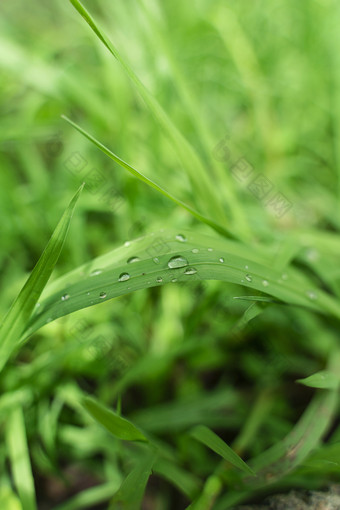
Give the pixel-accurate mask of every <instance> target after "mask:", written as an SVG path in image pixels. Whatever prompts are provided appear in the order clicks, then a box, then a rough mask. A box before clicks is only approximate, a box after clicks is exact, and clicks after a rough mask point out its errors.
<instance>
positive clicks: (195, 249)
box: [191, 248, 199, 253]
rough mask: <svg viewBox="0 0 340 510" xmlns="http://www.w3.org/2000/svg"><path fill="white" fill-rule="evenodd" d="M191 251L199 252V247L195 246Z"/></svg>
mask: <svg viewBox="0 0 340 510" xmlns="http://www.w3.org/2000/svg"><path fill="white" fill-rule="evenodd" d="M191 251H192V253H198V252H199V250H198V248H194V249H193V250H191Z"/></svg>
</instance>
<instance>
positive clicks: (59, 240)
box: [0, 185, 83, 371]
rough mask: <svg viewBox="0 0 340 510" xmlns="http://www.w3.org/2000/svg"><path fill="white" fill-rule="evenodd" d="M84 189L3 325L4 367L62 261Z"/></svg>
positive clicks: (0, 351)
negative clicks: (74, 215) (72, 220)
mask: <svg viewBox="0 0 340 510" xmlns="http://www.w3.org/2000/svg"><path fill="white" fill-rule="evenodd" d="M82 189H83V185H82V186H81V187H80V188H79V190H78V191H77V193H76V194H75V196H74V197H73V199H72V200H71V202H70V204H69V206H68V207H67V209H66V211H65V212H64V214H63V216H62V218H61V220H60V221H59V223H58V225H57V227H56V229H55V230H54V232H53V234H52V237H51V239H50V240H49V242H48V244H47V246H46V248H45V250H44V251H43V253H42V255H41V257H40V259H39V260H38V262H37V264H36V266H35V267H34V269H33V271H32V273H31V274H30V276H29V278H28V280H27V282H26V283H25V285H24V287H23V289H22V290H21V292H20V294H19V295H18V297H17V298H16V300H15V301H14V303H13V305H12V307H11V308H10V310H9V312H8V314H7V315H6V317H5V319H4V321H3V323H2V325H1V327H0V371H1V369H2V368H3V366H4V365H5V363H6V361H7V360H8V358H9V357H10V355H11V353H12V352H13V350H14V349H15V348H16V347H17V345H18V340H19V339H20V337H21V335H22V333H23V331H24V329H25V327H26V326H27V322H28V320H29V318H30V316H31V314H32V312H33V309H34V307H35V305H36V304H37V302H38V299H39V297H40V295H41V293H42V291H43V290H44V287H45V286H46V284H47V282H48V280H49V278H50V276H51V273H52V271H53V269H54V266H55V265H56V263H57V261H58V258H59V255H60V252H61V250H62V248H63V245H64V242H65V238H66V235H67V232H68V229H69V225H70V222H71V219H72V215H73V211H74V208H75V206H76V203H77V201H78V198H79V196H80V193H81V190H82Z"/></svg>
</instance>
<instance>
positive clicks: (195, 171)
mask: <svg viewBox="0 0 340 510" xmlns="http://www.w3.org/2000/svg"><path fill="white" fill-rule="evenodd" d="M70 2H71V3H72V5H73V6H74V7H75V9H76V10H77V11H78V12H79V14H80V15H81V16H82V17H83V18H84V19H85V21H86V22H87V23H88V25H89V26H90V27H91V29H92V30H93V31H94V33H95V34H96V35H97V37H98V38H99V39H100V40H101V42H102V43H103V44H104V45H105V46H106V48H107V49H108V50H109V52H110V53H111V54H112V55H113V56H114V57H115V58H116V59H117V60H118V62H119V63H120V65H121V66H122V67H123V69H124V71H125V72H126V73H127V75H128V76H129V78H130V79H131V80H132V82H133V83H134V84H135V86H136V88H137V90H138V92H139V93H140V95H141V96H142V98H143V99H144V101H145V103H146V104H147V106H148V107H149V109H150V111H151V112H152V114H153V115H154V117H155V118H156V119H157V121H158V122H159V124H160V126H161V127H162V129H163V130H164V132H165V134H166V135H167V136H168V137H169V139H170V140H171V141H172V143H173V145H174V147H175V148H176V151H177V154H178V156H179V158H180V160H181V162H182V165H183V167H184V168H185V169H186V171H187V173H188V175H189V177H190V179H191V181H192V183H193V186H194V192H195V194H198V196H199V197H200V199H201V200H200V202H201V206H202V207H204V208H206V209H207V211H210V212H211V213H212V215H213V217H214V218H215V219H216V220H217V221H218V222H220V221H221V222H222V223H226V222H228V219H227V218H226V216H225V213H224V211H223V208H222V206H221V205H220V203H219V201H218V200H217V196H216V193H215V192H214V187H213V185H212V183H211V180H210V179H209V177H208V175H207V173H206V171H205V169H204V167H203V164H202V162H201V160H200V158H199V157H198V156H197V154H196V152H195V151H194V149H193V148H192V146H191V145H190V144H189V143H188V141H187V140H186V139H185V138H184V136H183V135H182V134H181V133H180V132H179V131H178V129H177V128H176V126H175V125H174V124H173V123H172V121H171V120H170V118H169V116H168V115H167V113H166V112H165V110H164V109H163V108H162V106H161V105H160V104H159V103H158V101H157V100H156V99H155V97H154V96H153V95H152V94H151V93H150V92H149V91H148V90H147V88H146V87H145V86H144V85H143V83H142V82H141V81H140V79H139V78H138V77H137V75H136V74H135V73H134V71H133V70H132V69H131V68H130V66H129V65H128V64H127V62H126V60H125V59H124V58H123V57H122V56H121V55H120V53H119V52H118V50H117V48H116V47H115V46H114V45H113V44H112V42H111V41H110V40H109V39H108V37H107V36H106V35H105V34H104V33H103V31H102V30H101V29H100V28H99V27H98V25H97V23H96V22H95V21H94V19H93V18H92V16H91V15H90V13H89V12H88V11H87V10H86V9H85V7H84V6H83V5H82V3H81V2H80V1H79V0H70Z"/></svg>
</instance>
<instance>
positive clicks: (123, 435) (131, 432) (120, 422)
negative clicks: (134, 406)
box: [83, 398, 148, 442]
mask: <svg viewBox="0 0 340 510" xmlns="http://www.w3.org/2000/svg"><path fill="white" fill-rule="evenodd" d="M83 406H84V408H85V409H86V410H87V411H88V412H89V413H90V415H91V416H92V418H93V419H94V420H96V422H98V423H100V425H102V426H103V427H105V428H106V430H108V431H109V432H111V434H113V435H114V436H115V437H117V438H119V439H123V440H125V441H144V442H147V441H148V439H147V438H146V437H145V436H144V434H143V433H142V432H141V431H140V430H139V429H138V428H137V427H135V425H133V423H131V422H130V421H128V420H126V419H125V418H122V416H119V415H118V414H116V413H114V412H113V411H111V410H110V409H107V408H106V407H104V406H103V405H102V404H100V403H99V402H97V401H96V400H94V399H93V398H85V399H84V401H83Z"/></svg>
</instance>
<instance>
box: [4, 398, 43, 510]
mask: <svg viewBox="0 0 340 510" xmlns="http://www.w3.org/2000/svg"><path fill="white" fill-rule="evenodd" d="M6 439H7V445H8V451H9V457H10V462H11V467H12V473H13V478H14V482H15V486H16V488H17V490H18V493H19V496H20V501H21V503H22V507H23V508H24V509H25V510H37V504H36V498H35V488H34V480H33V475H32V469H31V462H30V457H29V453H28V445H27V438H26V430H25V421H24V414H23V410H22V408H21V407H18V408H17V409H15V410H13V411H12V412H11V413H10V415H9V418H8V421H7V426H6Z"/></svg>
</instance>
